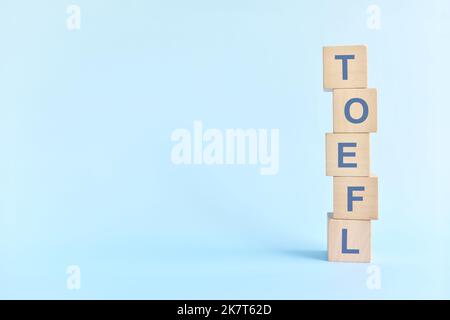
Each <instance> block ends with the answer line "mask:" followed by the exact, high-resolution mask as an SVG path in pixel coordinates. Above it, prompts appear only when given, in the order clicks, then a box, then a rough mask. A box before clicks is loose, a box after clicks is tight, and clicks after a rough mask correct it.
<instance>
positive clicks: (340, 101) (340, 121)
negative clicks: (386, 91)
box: [333, 89, 378, 133]
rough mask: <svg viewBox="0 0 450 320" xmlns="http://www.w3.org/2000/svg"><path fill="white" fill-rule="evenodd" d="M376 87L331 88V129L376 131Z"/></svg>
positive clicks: (338, 130)
mask: <svg viewBox="0 0 450 320" xmlns="http://www.w3.org/2000/svg"><path fill="white" fill-rule="evenodd" d="M377 117H378V115H377V89H336V90H333V131H334V132H337V133H342V132H377Z"/></svg>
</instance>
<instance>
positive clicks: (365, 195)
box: [332, 176, 378, 220]
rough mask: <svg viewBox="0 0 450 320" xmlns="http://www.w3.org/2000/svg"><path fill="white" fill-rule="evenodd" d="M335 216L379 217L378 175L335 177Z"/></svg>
mask: <svg viewBox="0 0 450 320" xmlns="http://www.w3.org/2000/svg"><path fill="white" fill-rule="evenodd" d="M332 216H333V218H335V219H355V220H368V219H373V220H376V219H378V177H373V176H372V177H334V178H333V215H332Z"/></svg>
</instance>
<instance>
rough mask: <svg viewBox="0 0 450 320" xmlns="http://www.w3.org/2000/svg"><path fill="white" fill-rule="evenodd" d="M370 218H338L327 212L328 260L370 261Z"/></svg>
mask: <svg viewBox="0 0 450 320" xmlns="http://www.w3.org/2000/svg"><path fill="white" fill-rule="evenodd" d="M370 237H371V234H370V220H340V219H334V218H332V216H331V214H328V261H340V262H370V259H371V242H370Z"/></svg>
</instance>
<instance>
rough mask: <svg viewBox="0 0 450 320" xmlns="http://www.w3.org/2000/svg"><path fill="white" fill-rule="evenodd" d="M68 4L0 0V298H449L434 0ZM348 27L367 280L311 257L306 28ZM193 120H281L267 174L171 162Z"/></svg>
mask: <svg viewBox="0 0 450 320" xmlns="http://www.w3.org/2000/svg"><path fill="white" fill-rule="evenodd" d="M69 4H71V3H70V2H66V1H42V0H40V1H17V0H14V1H12V0H11V1H6V0H2V1H1V3H0V39H1V52H0V58H1V59H0V146H1V157H0V298H61V299H67V298H69V299H80V298H125V299H132V298H135V299H144V298H149V299H181V298H186V299H187V298H189V299H196V298H202V299H216V298H234V299H241V298H242V299H243V298H255V299H258V298H273V299H279V298H284V299H298V298H324V299H328V298H375V299H378V298H450V275H449V270H450V250H449V248H448V244H449V243H450V235H449V231H450V209H449V207H448V195H449V191H450V188H449V183H448V182H449V181H450V172H449V165H448V159H449V156H450V152H449V151H448V141H449V137H450V136H449V131H448V119H449V116H450V111H449V110H450V107H449V102H448V88H447V87H448V77H449V72H450V60H449V59H448V57H449V56H450V45H449V43H450V42H449V40H450V3H449V2H448V1H444V0H442V1H375V2H369V1H287V0H284V1H260V0H259V1H256V0H254V1H246V0H244V1H242V0H232V1H230V0H229V1H210V0H203V1H200V0H198V1H197V0H194V1H181V0H179V1H167V0H166V1H162V0H161V1H143V0H142V1H99V0H96V1H81V0H80V1H76V2H74V4H77V5H79V6H80V7H81V30H78V31H69V30H67V28H66V19H67V17H68V15H67V13H66V8H67V6H68V5H69ZM370 4H377V5H378V6H379V7H380V9H381V29H380V30H371V29H369V28H367V26H366V20H367V18H368V14H367V12H366V9H367V7H368V6H369V5H370ZM361 43H363V44H367V45H368V49H369V86H370V87H375V88H377V89H378V91H379V119H378V126H379V131H378V133H376V134H373V135H372V138H371V143H372V145H371V152H372V171H373V172H374V173H375V174H377V175H378V176H379V179H380V180H379V182H380V200H379V204H380V220H379V221H375V222H373V224H372V226H373V227H372V233H373V236H372V241H373V243H372V250H373V262H372V265H376V266H379V267H380V270H381V289H380V290H369V289H368V288H367V286H366V280H367V276H368V275H367V273H366V272H367V267H368V266H369V265H368V264H351V263H350V264H342V263H328V262H327V261H325V260H326V251H325V250H326V212H328V211H330V210H331V208H332V179H331V178H330V177H326V176H325V169H324V166H325V165H324V163H325V160H324V159H325V155H324V149H325V148H324V135H325V132H329V131H331V130H332V109H331V98H332V97H331V94H330V93H325V92H323V90H322V47H323V46H324V45H333V44H361ZM194 120H201V121H203V125H204V127H205V128H220V129H226V128H279V129H280V170H279V174H278V175H275V176H261V175H260V174H259V167H256V166H205V165H203V166H175V165H173V164H172V163H171V161H170V151H171V148H172V146H173V143H172V142H171V141H170V135H171V133H172V131H173V130H175V129H177V128H187V129H190V130H192V125H193V121H194ZM68 265H79V266H80V268H81V289H80V290H68V289H67V288H66V279H67V274H66V268H67V266H68Z"/></svg>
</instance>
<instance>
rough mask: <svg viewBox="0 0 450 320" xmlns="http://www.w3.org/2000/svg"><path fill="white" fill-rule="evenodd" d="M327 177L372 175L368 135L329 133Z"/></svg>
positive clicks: (327, 135) (327, 141)
mask: <svg viewBox="0 0 450 320" xmlns="http://www.w3.org/2000/svg"><path fill="white" fill-rule="evenodd" d="M325 140H326V142H325V144H326V175H327V176H334V177H342V176H344V177H361V176H363V177H367V176H369V175H370V138H369V134H368V133H348V134H347V133H327V134H326V138H325Z"/></svg>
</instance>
